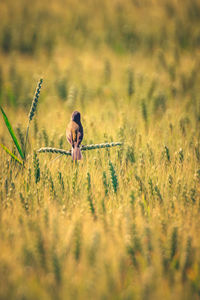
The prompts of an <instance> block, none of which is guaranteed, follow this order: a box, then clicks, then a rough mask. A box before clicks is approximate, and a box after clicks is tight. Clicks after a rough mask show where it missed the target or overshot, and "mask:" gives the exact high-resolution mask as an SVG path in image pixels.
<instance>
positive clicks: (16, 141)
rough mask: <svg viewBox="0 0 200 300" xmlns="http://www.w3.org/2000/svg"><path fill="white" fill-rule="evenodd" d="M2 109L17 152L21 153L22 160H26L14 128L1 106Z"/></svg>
mask: <svg viewBox="0 0 200 300" xmlns="http://www.w3.org/2000/svg"><path fill="white" fill-rule="evenodd" d="M0 109H1V112H2V115H3V118H4V121H5V124H6V127H7V128H8V131H9V132H10V135H11V137H12V139H13V142H14V143H15V146H16V147H17V150H18V152H19V154H20V156H21V158H22V159H24V154H23V152H22V150H21V147H20V145H19V142H18V140H17V137H16V135H15V133H14V130H13V128H12V126H11V124H10V122H9V121H8V118H7V116H6V114H5V112H4V110H3V108H2V107H1V106H0Z"/></svg>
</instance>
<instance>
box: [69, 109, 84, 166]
mask: <svg viewBox="0 0 200 300" xmlns="http://www.w3.org/2000/svg"><path fill="white" fill-rule="evenodd" d="M66 137H67V141H68V142H69V143H70V145H71V146H72V160H81V159H82V153H81V150H80V144H81V142H82V140H83V126H82V124H81V114H80V112H79V111H74V112H73V113H72V116H71V120H70V122H69V124H68V126H67V129H66Z"/></svg>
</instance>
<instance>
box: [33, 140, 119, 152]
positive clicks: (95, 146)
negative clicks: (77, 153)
mask: <svg viewBox="0 0 200 300" xmlns="http://www.w3.org/2000/svg"><path fill="white" fill-rule="evenodd" d="M122 145H123V143H121V142H116V143H103V144H91V145H85V146H82V147H81V148H80V149H81V151H86V150H93V149H102V148H110V147H115V146H122ZM37 152H38V153H47V152H48V153H56V154H62V155H71V150H69V151H67V150H64V149H58V148H51V147H43V148H40V149H39V150H37Z"/></svg>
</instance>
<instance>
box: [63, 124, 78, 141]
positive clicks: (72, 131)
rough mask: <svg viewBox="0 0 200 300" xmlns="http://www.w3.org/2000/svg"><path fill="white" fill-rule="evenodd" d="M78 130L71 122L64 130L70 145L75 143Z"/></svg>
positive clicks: (76, 125)
mask: <svg viewBox="0 0 200 300" xmlns="http://www.w3.org/2000/svg"><path fill="white" fill-rule="evenodd" d="M78 130H79V126H78V124H76V123H75V122H73V121H71V122H70V123H69V125H68V127H67V130H66V136H67V140H68V142H69V143H70V144H71V145H73V144H74V143H76V142H77V137H78Z"/></svg>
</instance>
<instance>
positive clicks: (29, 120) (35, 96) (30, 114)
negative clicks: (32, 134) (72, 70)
mask: <svg viewBox="0 0 200 300" xmlns="http://www.w3.org/2000/svg"><path fill="white" fill-rule="evenodd" d="M42 82H43V79H40V81H39V83H38V85H37V88H36V91H35V95H34V97H33V101H32V104H31V109H30V112H29V115H28V126H27V130H26V139H25V146H24V156H26V144H27V140H28V132H29V126H30V122H31V121H32V119H33V117H34V115H35V112H36V108H37V105H38V100H39V95H40V90H41V88H42Z"/></svg>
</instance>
